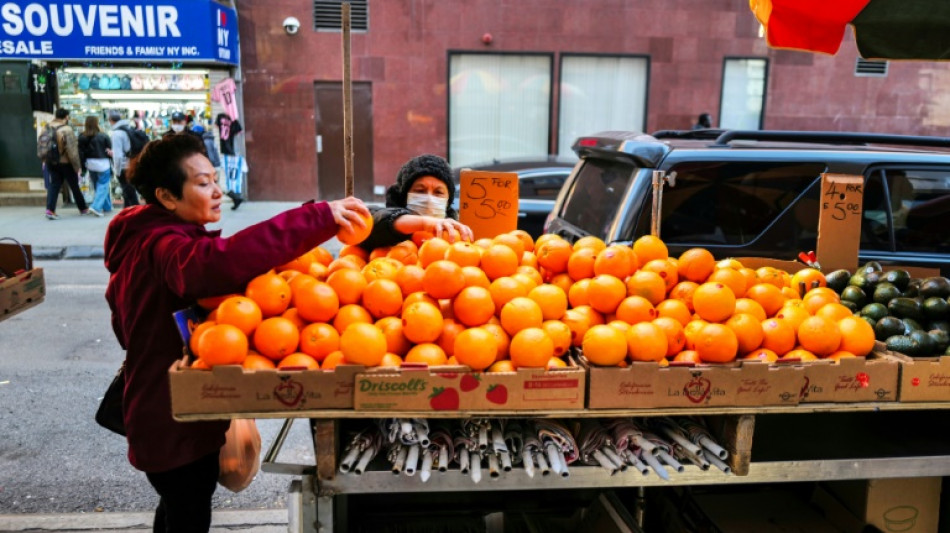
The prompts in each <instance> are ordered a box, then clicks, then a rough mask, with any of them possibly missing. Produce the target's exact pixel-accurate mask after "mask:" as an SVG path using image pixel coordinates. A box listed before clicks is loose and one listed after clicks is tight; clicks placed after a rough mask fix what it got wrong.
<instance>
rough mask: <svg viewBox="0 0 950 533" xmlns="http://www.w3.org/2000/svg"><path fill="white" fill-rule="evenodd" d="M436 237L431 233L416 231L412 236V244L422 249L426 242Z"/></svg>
mask: <svg viewBox="0 0 950 533" xmlns="http://www.w3.org/2000/svg"><path fill="white" fill-rule="evenodd" d="M434 237H435V235H433V234H431V233H429V232H428V231H416V232H413V234H412V243H413V244H415V245H416V246H420V247H421V246H422V244H423V243H424V242H426V241H428V240H429V239H432V238H434Z"/></svg>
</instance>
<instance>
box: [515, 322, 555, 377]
mask: <svg viewBox="0 0 950 533" xmlns="http://www.w3.org/2000/svg"><path fill="white" fill-rule="evenodd" d="M508 357H510V358H511V362H512V364H514V365H515V368H544V367H546V366H547V364H548V361H549V360H550V359H551V357H554V342H553V341H551V338H550V337H548V335H547V333H545V332H544V330H543V329H541V328H539V327H530V328H525V329H522V330H520V331H518V332H517V333H515V334H514V336H513V337H512V338H511V344H510V345H509V347H508Z"/></svg>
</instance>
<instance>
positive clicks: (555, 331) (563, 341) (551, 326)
mask: <svg viewBox="0 0 950 533" xmlns="http://www.w3.org/2000/svg"><path fill="white" fill-rule="evenodd" d="M541 329H543V330H544V332H545V333H547V334H548V337H550V338H551V342H553V343H554V356H555V357H560V356H562V355H564V354H566V353H568V351H569V350H570V349H571V328H569V327H567V324H565V323H564V322H561V321H560V320H545V321H544V322H543V323H541Z"/></svg>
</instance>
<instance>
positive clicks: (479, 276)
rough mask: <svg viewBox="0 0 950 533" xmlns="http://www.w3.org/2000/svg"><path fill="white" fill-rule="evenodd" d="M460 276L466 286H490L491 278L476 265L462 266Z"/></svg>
mask: <svg viewBox="0 0 950 533" xmlns="http://www.w3.org/2000/svg"><path fill="white" fill-rule="evenodd" d="M462 278H464V279H465V286H466V287H485V288H486V289H487V288H488V287H490V286H491V280H489V279H488V276H487V275H485V272H484V271H482V269H480V268H478V267H473V266H466V267H462Z"/></svg>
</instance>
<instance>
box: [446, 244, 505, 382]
mask: <svg viewBox="0 0 950 533" xmlns="http://www.w3.org/2000/svg"><path fill="white" fill-rule="evenodd" d="M518 242H519V243H520V242H521V241H520V240H519V241H518ZM453 355H455V359H456V360H457V361H458V362H459V363H460V364H463V365H467V366H469V367H470V368H471V369H472V370H485V369H486V368H488V367H490V366H491V365H492V364H493V363H494V362H495V357H496V356H497V355H498V342H497V341H496V340H495V335H494V334H493V333H491V332H490V331H488V330H486V329H484V328H478V327H476V328H469V329H466V330H465V331H463V332H461V333H459V334H458V335H456V336H455V351H454V353H453Z"/></svg>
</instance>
